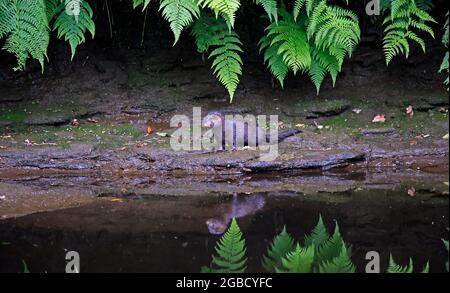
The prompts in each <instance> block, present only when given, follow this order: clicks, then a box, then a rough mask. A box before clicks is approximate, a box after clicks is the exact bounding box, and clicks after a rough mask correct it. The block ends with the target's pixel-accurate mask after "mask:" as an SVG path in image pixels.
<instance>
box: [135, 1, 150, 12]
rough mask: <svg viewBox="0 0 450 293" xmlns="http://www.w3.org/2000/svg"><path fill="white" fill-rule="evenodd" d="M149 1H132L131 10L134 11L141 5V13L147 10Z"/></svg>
mask: <svg viewBox="0 0 450 293" xmlns="http://www.w3.org/2000/svg"><path fill="white" fill-rule="evenodd" d="M150 1H151V0H133V8H134V9H135V8H136V7H138V6H141V5H142V11H144V10H145V8H147V6H148V5H149V4H150Z"/></svg>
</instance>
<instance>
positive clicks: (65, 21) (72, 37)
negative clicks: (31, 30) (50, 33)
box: [53, 0, 95, 60]
mask: <svg viewBox="0 0 450 293" xmlns="http://www.w3.org/2000/svg"><path fill="white" fill-rule="evenodd" d="M93 14H94V13H93V11H92V8H91V6H89V3H88V2H87V1H84V0H81V5H80V14H79V15H77V16H76V15H69V14H67V13H66V12H65V11H61V12H60V14H59V16H58V17H57V19H56V21H55V24H54V27H53V30H57V31H58V34H57V35H58V38H62V37H64V39H65V40H66V41H67V42H69V45H70V49H71V52H72V56H71V60H73V57H74V56H75V52H76V49H77V47H78V46H79V45H80V44H81V43H83V42H85V40H86V38H85V34H86V31H89V32H90V33H91V35H92V38H94V36H95V24H94V22H93V20H92V17H93Z"/></svg>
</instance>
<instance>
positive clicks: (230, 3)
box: [197, 0, 241, 31]
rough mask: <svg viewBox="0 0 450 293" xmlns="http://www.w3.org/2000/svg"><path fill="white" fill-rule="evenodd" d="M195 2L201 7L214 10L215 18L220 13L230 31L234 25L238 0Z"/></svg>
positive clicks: (204, 0)
mask: <svg viewBox="0 0 450 293" xmlns="http://www.w3.org/2000/svg"><path fill="white" fill-rule="evenodd" d="M197 2H198V5H200V6H201V7H203V8H205V7H207V8H209V9H211V10H212V11H214V13H215V15H216V18H218V17H219V15H222V17H223V18H224V19H225V20H226V22H227V25H228V28H229V29H230V31H231V28H232V27H234V22H235V19H236V11H238V9H239V7H240V6H241V1H240V0H197Z"/></svg>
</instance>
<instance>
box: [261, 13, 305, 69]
mask: <svg viewBox="0 0 450 293" xmlns="http://www.w3.org/2000/svg"><path fill="white" fill-rule="evenodd" d="M267 30H268V34H267V36H269V37H271V36H272V37H273V39H272V42H271V44H270V45H271V46H273V45H277V46H279V47H278V52H277V53H278V54H279V55H281V56H282V59H283V61H284V62H285V63H286V65H287V66H288V67H289V68H290V69H291V70H292V72H293V73H294V75H295V74H296V73H297V72H298V71H301V72H304V71H307V70H308V69H309V68H310V66H311V55H310V46H309V43H308V38H307V36H306V32H305V29H304V28H303V27H302V26H301V25H299V24H297V23H296V22H295V21H294V19H293V18H292V17H289V18H285V19H283V20H282V21H279V22H278V24H275V23H273V24H272V25H270V26H269V27H268V28H267Z"/></svg>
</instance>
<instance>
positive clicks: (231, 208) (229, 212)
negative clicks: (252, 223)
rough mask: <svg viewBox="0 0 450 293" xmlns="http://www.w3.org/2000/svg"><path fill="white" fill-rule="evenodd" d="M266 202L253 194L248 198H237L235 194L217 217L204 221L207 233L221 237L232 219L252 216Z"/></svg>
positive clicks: (260, 196)
mask: <svg viewBox="0 0 450 293" xmlns="http://www.w3.org/2000/svg"><path fill="white" fill-rule="evenodd" d="M265 204H266V201H265V199H264V197H263V196H262V195H259V194H253V195H249V196H238V195H237V194H236V193H235V194H234V195H233V199H232V201H231V202H230V203H228V204H227V205H226V207H225V209H224V210H222V211H221V212H222V214H221V215H220V216H219V217H216V218H211V219H208V220H207V221H206V225H207V226H208V230H209V233H211V234H213V235H221V234H223V233H224V232H225V230H226V229H227V228H228V225H229V224H230V222H231V219H233V218H236V219H238V218H242V217H245V216H248V215H252V214H254V213H256V212H257V211H259V210H261V209H262V208H263V207H264V205H265Z"/></svg>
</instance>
